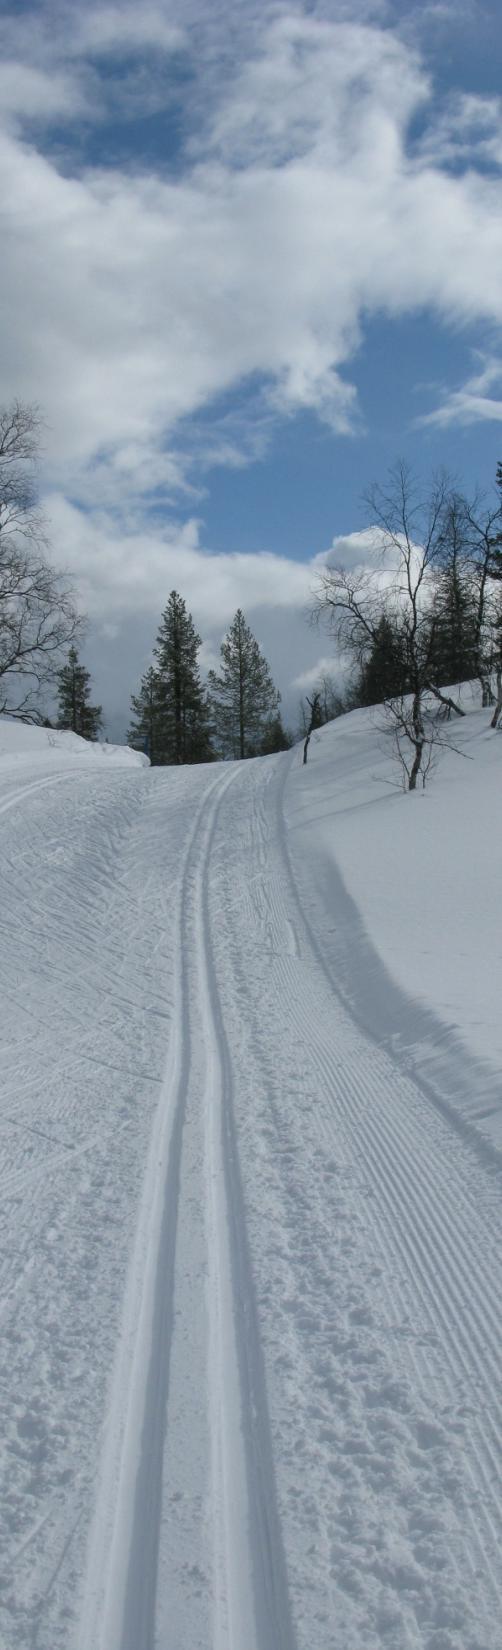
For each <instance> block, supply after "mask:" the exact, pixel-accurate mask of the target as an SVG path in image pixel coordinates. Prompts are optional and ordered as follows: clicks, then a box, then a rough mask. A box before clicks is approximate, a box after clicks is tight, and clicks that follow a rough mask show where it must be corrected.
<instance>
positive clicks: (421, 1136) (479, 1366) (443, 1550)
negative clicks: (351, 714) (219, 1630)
mask: <svg viewBox="0 0 502 1650" xmlns="http://www.w3.org/2000/svg"><path fill="white" fill-rule="evenodd" d="M268 771H269V779H268V780H267V779H266V774H264V776H263V779H264V781H265V782H262V777H261V774H260V771H259V770H256V771H255V772H251V771H250V772H249V775H248V791H247V796H246V795H245V796H244V797H243V798H239V799H237V796H235V797H234V798H231V799H229V800H230V806H232V804H233V803H234V802H235V803H237V800H239V801H241V820H240V822H239V818H238V814H237V807H235V810H234V820H233V828H232V826H231V822H229V823H230V829H229V830H228V839H229V841H230V840H231V841H232V844H233V853H234V858H233V860H231V861H230V863H229V865H228V867H227V866H226V867H225V875H224V876H223V877H222V882H221V888H220V891H219V893H220V907H221V924H220V929H219V930H218V931H216V930H215V929H213V932H214V933H217V951H216V961H217V966H218V974H219V977H220V979H221V984H222V987H224V991H225V996H224V1001H225V1017H226V1023H227V1024H228V1025H229V1026H230V1025H232V1024H234V1026H237V1024H238V1025H239V1031H240V1036H239V1041H238V1042H237V1040H236V1038H235V1034H234V1038H233V1042H232V1066H233V1069H234V1072H235V1073H237V1072H238V1076H239V1082H238V1083H236V1082H235V1080H234V1087H233V1092H234V1096H235V1102H236V1109H237V1119H238V1129H239V1152H240V1155H241V1156H242V1158H243V1166H244V1171H245V1174H246V1197H247V1202H248V1210H249V1217H248V1224H249V1227H250V1231H251V1234H252V1242H253V1273H254V1276H255V1280H256V1288H257V1293H258V1300H259V1303H260V1309H261V1305H262V1302H264V1303H267V1304H265V1305H264V1325H265V1327H264V1352H265V1357H266V1362H267V1375H268V1387H269V1402H270V1405H271V1417H272V1430H273V1437H274V1455H275V1461H276V1463H277V1469H278V1478H279V1485H280V1490H281V1509H282V1514H281V1526H282V1530H283V1532H284V1539H285V1542H286V1551H287V1553H288V1561H289V1574H290V1586H291V1595H292V1602H293V1608H294V1612H295V1626H296V1630H297V1634H298V1641H299V1644H300V1645H301V1646H302V1650H303V1646H305V1650H307V1647H308V1646H310V1644H311V1643H312V1642H314V1641H315V1642H316V1644H321V1643H322V1645H323V1650H324V1646H326V1647H328V1646H329V1650H331V1646H332V1644H333V1642H336V1641H337V1639H336V1635H338V1636H339V1638H340V1643H345V1642H347V1643H349V1642H350V1643H351V1644H352V1643H362V1642H365V1643H366V1642H368V1645H370V1646H371V1650H377V1646H378V1650H380V1646H381V1644H382V1643H383V1642H387V1634H389V1642H391V1643H392V1644H393V1645H395V1646H396V1650H397V1646H398V1645H399V1650H404V1647H405V1646H406V1650H425V1645H427V1650H429V1647H430V1650H443V1645H444V1647H445V1650H446V1647H447V1646H448V1650H457V1646H458V1650H460V1646H461V1645H462V1647H463V1646H464V1644H467V1643H468V1644H469V1645H472V1650H495V1647H496V1646H497V1645H498V1641H499V1624H500V1611H501V1608H502V1575H501V1572H500V1559H499V1540H500V1511H501V1485H500V1454H499V1448H500V1445H499V1438H500V1424H501V1404H500V1322H501V1312H500V1300H499V1290H498V1279H497V1262H496V1245H497V1240H498V1239H499V1238H500V1209H499V1207H498V1204H497V1186H496V1175H494V1173H493V1170H492V1173H488V1172H487V1169H486V1166H485V1163H484V1162H483V1161H480V1159H479V1157H477V1156H476V1154H475V1153H472V1152H471V1149H470V1145H469V1142H468V1141H467V1140H466V1138H465V1135H464V1136H462V1135H461V1134H460V1133H458V1132H457V1130H456V1129H455V1128H454V1127H450V1126H449V1124H448V1119H447V1117H445V1116H444V1115H443V1114H442V1113H441V1112H440V1111H438V1110H437V1108H436V1107H435V1106H434V1104H433V1103H432V1102H431V1100H429V1098H428V1097H426V1096H425V1095H424V1094H423V1093H422V1091H421V1090H420V1087H419V1085H417V1083H416V1082H415V1080H414V1077H413V1076H412V1075H411V1074H410V1073H409V1071H406V1070H403V1069H402V1068H401V1067H400V1066H399V1063H398V1059H397V1057H396V1056H395V1055H392V1054H391V1053H389V1052H387V1050H386V1049H385V1048H384V1047H383V1046H381V1045H380V1046H378V1045H377V1043H376V1040H372V1038H371V1036H370V1035H368V1034H366V1033H365V1031H364V1030H363V1028H362V1027H361V1025H360V1024H359V1023H358V1021H357V1019H356V1018H355V1017H353V1016H351V1015H350V1011H349V1009H348V1007H347V1005H346V1004H344V1003H342V1002H341V1000H340V996H339V993H338V991H337V978H336V973H335V975H334V977H333V975H332V970H331V969H330V966H329V962H328V960H327V959H325V958H324V956H323V953H322V951H321V948H320V946H319V941H318V934H317V932H316V927H317V918H318V915H319V906H318V903H316V900H317V898H318V896H317V890H314V889H313V890H312V891H313V896H314V897H313V900H312V907H311V906H310V904H309V903H308V887H307V898H306V900H303V899H302V900H300V899H299V897H298V893H297V885H296V884H297V879H296V876H295V875H294V872H293V871H292V869H291V866H290V862H289V856H288V844H287V843H286V841H285V832H284V825H283V822H282V816H281V792H282V785H281V779H282V774H281V768H280V766H279V764H277V765H276V768H275V782H274V779H273V774H274V770H273V769H272V765H271V767H270V770H268ZM282 771H284V770H282ZM275 787H276V794H275V795H274V789H275ZM242 804H243V805H242ZM239 833H240V835H239ZM293 840H294V839H293ZM242 858H244V859H245V862H246V864H247V865H248V866H249V872H248V876H247V878H246V881H245V883H240V884H239V883H238V880H237V879H238V866H239V864H240V863H241V861H242ZM334 917H335V920H336V913H334ZM243 932H244V934H245V936H246V938H245V945H243V944H242V933H243ZM292 933H293V934H294V940H295V944H294V947H293V945H292ZM232 996H233V1010H232ZM267 1230H268V1232H269V1233H273V1234H275V1235H274V1237H272V1238H270V1237H269V1240H268V1247H266V1248H265V1260H264V1258H263V1247H262V1233H263V1245H267V1238H266V1235H265V1234H266V1233H267ZM271 1297H272V1298H273V1299H275V1301H276V1307H277V1323H276V1324H275V1325H272V1324H271V1321H270V1314H269V1313H268V1314H267V1305H268V1303H269V1301H270V1298H271ZM288 1393H289V1397H288ZM299 1464H301V1468H302V1469H303V1470H302V1471H300V1472H299V1470H298V1468H299ZM309 1490H310V1493H309ZM314 1532H315V1533H314ZM295 1547H296V1562H295V1560H294V1559H293V1561H292V1562H291V1560H292V1553H294V1552H295ZM305 1553H309V1555H310V1556H309V1561H308V1562H306V1561H305ZM309 1589H310V1603H311V1612H310V1614H309V1608H308V1597H309ZM459 1632H460V1638H459V1637H458V1633H459ZM451 1634H453V1636H451Z"/></svg>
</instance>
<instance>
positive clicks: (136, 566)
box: [44, 494, 315, 630]
mask: <svg viewBox="0 0 502 1650" xmlns="http://www.w3.org/2000/svg"><path fill="white" fill-rule="evenodd" d="M44 502H45V506H46V510H47V514H48V517H49V520H50V526H51V544H52V555H53V558H54V561H55V562H56V564H58V565H61V564H62V563H64V565H65V567H66V569H67V570H68V572H69V574H70V575H71V577H72V579H73V580H74V581H75V585H76V586H77V587H78V589H79V592H80V599H81V602H82V606H83V607H84V608H85V610H86V612H88V613H89V615H90V617H91V619H92V620H93V622H95V623H97V622H102V621H103V620H105V621H106V622H108V621H110V622H117V621H120V620H122V621H125V620H126V619H127V618H128V617H129V616H130V615H138V614H144V615H146V616H147V617H149V618H150V619H151V621H152V623H153V624H155V625H156V624H157V622H158V618H159V615H160V612H161V611H162V609H163V607H164V606H165V604H166V601H167V598H168V595H169V591H170V590H172V589H173V588H175V589H179V590H181V592H182V594H183V595H184V596H185V597H186V600H187V602H188V604H189V606H190V607H193V611H194V614H195V615H196V618H197V623H198V624H199V625H201V626H202V629H203V630H205V629H206V628H210V629H211V630H212V629H214V627H215V626H216V627H218V626H223V627H225V626H226V625H227V623H228V621H229V620H230V619H231V618H232V617H233V615H234V613H235V611H236V608H237V607H239V606H242V607H244V608H245V609H246V612H247V611H248V610H249V611H254V610H255V609H256V608H258V607H260V608H263V609H274V610H276V609H278V608H285V609H296V610H298V611H303V610H304V608H305V607H306V605H308V602H309V596H310V587H311V583H312V568H313V566H314V565H315V564H314V563H309V562H294V561H289V560H287V558H286V557H285V556H277V555H274V554H273V552H271V551H262V552H260V553H259V554H255V555H253V554H244V553H242V552H239V551H235V552H234V553H233V554H226V555H222V554H218V553H212V552H211V551H208V550H204V549H203V548H202V547H201V546H200V543H199V535H200V524H199V522H198V521H197V520H196V519H195V518H191V519H190V520H189V521H187V522H184V523H182V524H181V523H175V522H172V523H170V525H169V526H168V527H167V528H164V529H163V530H161V529H160V528H159V529H158V531H157V532H155V531H154V530H152V528H151V527H150V529H147V528H143V530H142V531H141V530H138V529H136V530H134V529H131V530H130V531H128V532H125V531H124V529H123V527H117V526H116V525H115V524H114V522H113V520H112V519H111V518H110V516H109V515H108V514H107V513H105V512H103V513H98V512H95V513H93V514H92V515H87V514H86V513H85V512H84V511H82V510H79V509H77V508H76V507H75V505H73V504H70V503H69V502H68V500H66V499H64V498H63V497H62V496H61V495H60V494H55V495H53V496H48V497H47V498H46V499H45V501H44Z"/></svg>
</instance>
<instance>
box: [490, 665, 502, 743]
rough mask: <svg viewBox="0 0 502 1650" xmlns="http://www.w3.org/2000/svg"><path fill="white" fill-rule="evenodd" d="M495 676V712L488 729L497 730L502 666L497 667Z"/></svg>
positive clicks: (500, 709)
mask: <svg viewBox="0 0 502 1650" xmlns="http://www.w3.org/2000/svg"><path fill="white" fill-rule="evenodd" d="M496 674H497V698H496V700H495V710H494V712H493V716H492V719H491V722H490V727H491V728H498V725H499V720H500V717H501V716H502V664H500V665H497V673H496ZM492 703H493V700H492Z"/></svg>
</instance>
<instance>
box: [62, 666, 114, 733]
mask: <svg viewBox="0 0 502 1650" xmlns="http://www.w3.org/2000/svg"><path fill="white" fill-rule="evenodd" d="M57 680H58V683H59V687H58V721H57V725H58V727H59V728H71V729H72V732H73V733H79V734H80V735H81V738H82V739H93V740H95V739H97V737H98V734H99V731H100V728H101V727H102V725H103V716H102V710H101V705H91V704H90V703H89V699H90V693H91V688H90V681H91V678H90V674H89V671H88V670H86V669H85V666H84V665H81V664H79V658H78V653H77V649H76V648H75V647H71V648H70V651H69V653H68V663H67V664H66V665H63V668H62V670H59V671H58V673H57Z"/></svg>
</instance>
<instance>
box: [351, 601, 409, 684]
mask: <svg viewBox="0 0 502 1650" xmlns="http://www.w3.org/2000/svg"><path fill="white" fill-rule="evenodd" d="M406 690H407V670H406V645H405V638H404V636H403V634H402V631H401V630H400V629H399V626H398V625H397V624H396V623H395V621H394V622H393V620H392V619H391V617H390V616H389V615H388V614H385V613H383V614H382V617H381V619H380V620H379V621H378V624H377V625H376V628H375V633H374V637H373V640H372V643H371V648H370V650H369V652H368V654H367V657H366V659H365V660H364V663H363V665H362V668H361V672H360V676H359V679H358V682H357V702H358V704H359V705H380V704H382V703H383V701H384V699H394V698H396V697H397V696H398V695H400V694H402V693H406Z"/></svg>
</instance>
